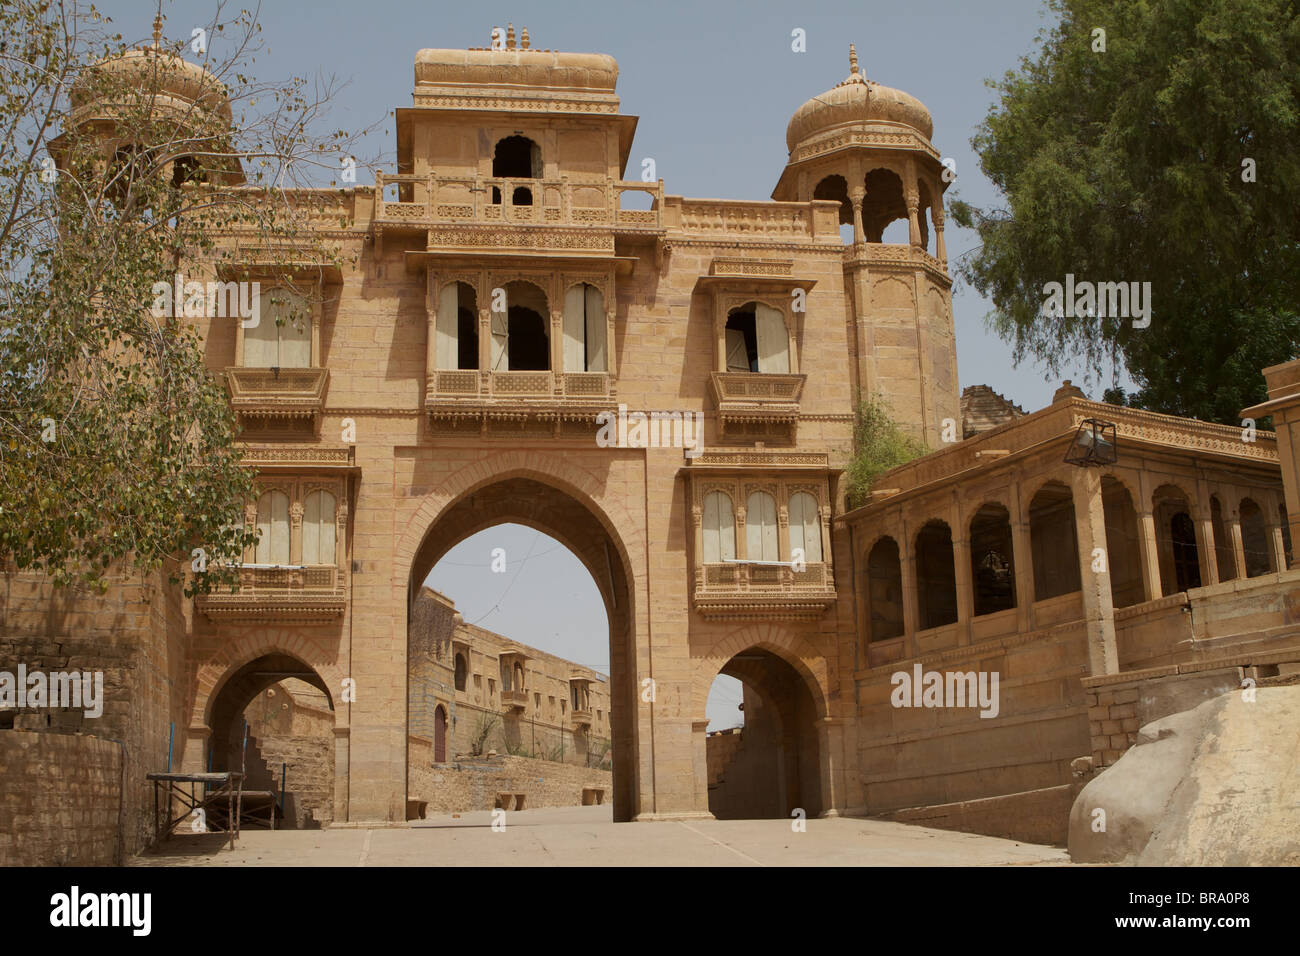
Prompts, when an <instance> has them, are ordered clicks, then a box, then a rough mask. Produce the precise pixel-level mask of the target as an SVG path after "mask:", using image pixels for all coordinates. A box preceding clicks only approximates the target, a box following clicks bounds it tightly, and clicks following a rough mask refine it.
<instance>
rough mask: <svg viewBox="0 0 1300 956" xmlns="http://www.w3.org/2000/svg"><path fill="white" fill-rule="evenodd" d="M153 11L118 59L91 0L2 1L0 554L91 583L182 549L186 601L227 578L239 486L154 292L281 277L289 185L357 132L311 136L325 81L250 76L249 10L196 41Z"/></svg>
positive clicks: (218, 412) (180, 341) (22, 565)
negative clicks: (221, 266)
mask: <svg viewBox="0 0 1300 956" xmlns="http://www.w3.org/2000/svg"><path fill="white" fill-rule="evenodd" d="M159 12H160V16H159V18H158V19H157V20H156V21H155V32H154V39H153V43H152V45H149V44H147V43H146V44H145V45H142V46H131V45H129V44H127V43H126V42H125V41H124V40H123V38H122V36H121V35H120V34H117V33H115V32H113V27H112V24H111V22H110V21H109V20H108V19H107V18H105V17H103V16H102V14H101V13H100V12H99V11H97V10H96V9H95V8H94V7H93V6H85V5H81V4H77V3H75V2H71V0H68V2H57V0H14V2H9V3H6V4H4V5H3V6H2V7H0V128H2V129H3V130H4V134H3V135H4V149H3V152H2V153H0V561H5V560H7V561H9V562H12V564H13V565H16V566H17V567H18V568H19V569H28V570H39V571H44V572H46V573H48V574H50V575H51V576H52V577H53V579H54V580H55V581H56V582H57V583H61V584H67V583H70V582H77V583H81V584H84V585H87V586H94V587H99V588H101V589H102V588H103V587H104V586H106V579H107V575H108V574H109V572H110V571H113V572H116V571H118V570H121V569H123V568H126V567H130V568H133V569H134V570H136V571H139V572H142V573H143V572H148V571H150V570H153V569H156V568H158V567H161V566H164V565H168V566H170V567H173V568H177V567H179V568H181V569H182V570H187V569H189V568H190V566H191V563H192V560H191V559H192V556H193V558H194V562H193V563H194V568H195V570H204V569H206V570H205V571H204V573H201V574H198V575H195V576H194V577H192V578H191V583H190V590H191V592H193V591H195V590H199V591H202V590H210V589H212V588H213V587H215V586H217V585H219V584H223V583H228V582H229V581H231V580H233V571H232V570H231V565H233V564H235V563H237V562H238V561H239V559H240V557H241V555H242V553H243V551H244V549H245V547H246V546H248V545H250V544H251V543H252V539H253V535H252V533H251V532H248V531H246V529H245V525H244V520H243V512H244V503H245V501H246V500H248V499H249V497H250V496H251V495H252V493H253V491H254V476H253V474H252V473H251V471H250V470H248V469H247V468H245V467H243V465H242V464H241V450H240V447H239V445H238V443H237V441H236V435H235V431H234V422H233V418H232V415H231V412H230V408H229V405H228V402H227V398H226V394H225V390H224V388H223V386H222V385H221V384H220V383H219V381H218V380H217V379H216V378H215V377H214V375H213V374H212V372H211V371H210V370H209V369H208V368H207V367H206V365H205V362H204V351H203V343H202V341H200V338H199V336H198V334H197V332H196V329H195V328H194V326H193V324H192V323H191V322H188V321H186V318H185V313H184V310H183V309H181V308H179V306H180V303H173V307H172V308H171V309H170V310H167V309H164V310H162V311H161V312H160V311H159V309H158V308H157V304H158V296H157V293H156V288H157V286H158V284H159V283H160V282H161V283H165V284H167V285H171V282H172V277H173V275H174V274H175V273H177V272H178V271H180V270H182V269H186V268H187V267H188V265H189V264H192V263H195V262H200V261H206V262H208V263H218V262H220V261H222V260H223V259H226V260H227V261H229V262H230V263H231V264H232V265H234V266H237V265H238V263H239V260H238V259H237V258H231V257H232V256H233V251H232V250H233V249H234V248H235V247H237V246H243V247H245V248H247V247H255V248H258V249H262V250H266V249H270V250H274V257H276V258H277V259H278V260H279V261H280V262H281V263H283V264H285V266H286V268H285V275H286V276H288V275H289V273H288V270H287V264H288V263H289V262H291V261H294V260H300V259H301V258H302V256H303V255H304V250H303V242H304V240H303V239H302V237H303V236H304V235H308V234H309V233H308V231H306V230H302V229H300V224H301V221H302V217H301V215H300V214H299V213H300V211H299V210H298V208H297V197H298V196H299V195H300V194H299V193H298V192H296V191H295V190H294V188H292V187H294V186H295V185H296V184H297V183H298V182H300V181H301V178H306V177H310V176H312V175H313V174H314V173H313V171H314V170H315V171H319V170H325V169H332V170H335V171H337V170H338V169H339V156H340V154H342V152H343V150H344V149H345V148H346V147H348V146H349V145H350V138H349V137H348V136H347V135H346V134H344V133H342V132H330V133H327V134H325V135H316V134H315V133H314V132H313V130H314V128H315V126H317V125H318V124H319V121H320V117H321V111H322V109H323V104H324V103H326V102H327V101H328V99H329V97H330V95H331V90H330V89H328V88H326V89H322V88H321V86H320V84H316V85H314V86H313V85H312V84H309V83H308V82H307V81H306V80H304V79H302V78H293V79H290V80H287V81H284V82H279V83H275V82H269V83H260V82H255V81H254V80H252V79H250V78H249V77H248V76H247V75H246V73H245V72H244V71H245V69H247V64H248V63H249V62H251V61H252V60H253V59H254V53H255V52H256V51H257V50H258V42H257V34H258V32H259V30H260V28H259V27H258V25H257V23H256V22H255V20H254V19H253V17H252V15H251V14H248V13H247V12H245V11H241V12H240V13H239V14H238V15H237V16H235V17H234V18H233V19H231V20H229V21H226V20H222V19H221V18H220V6H218V10H217V16H216V17H215V18H214V20H213V22H212V23H210V24H209V25H208V26H207V27H206V28H205V34H204V35H205V36H206V37H207V41H206V43H205V44H202V45H200V44H198V43H195V42H194V41H193V40H191V39H187V40H186V41H185V42H184V43H179V42H178V43H169V42H168V41H166V40H165V39H164V38H163V37H162V35H161V28H162V23H163V20H162V17H161V11H159ZM199 46H202V47H203V49H202V50H201V51H199V50H198V48H199ZM222 51H224V53H223V52H222ZM186 56H189V57H190V59H189V60H187V59H186ZM300 177H301V178H300ZM305 241H308V242H310V240H305ZM310 251H311V252H313V253H315V254H322V250H320V249H313V250H310ZM327 253H328V250H324V254H327ZM270 267H271V268H272V269H274V268H275V267H276V263H275V262H272V264H271V266H270ZM289 281H291V279H286V282H289ZM232 321H234V319H232ZM281 321H282V320H281ZM169 562H180V563H172V564H168V563H169Z"/></svg>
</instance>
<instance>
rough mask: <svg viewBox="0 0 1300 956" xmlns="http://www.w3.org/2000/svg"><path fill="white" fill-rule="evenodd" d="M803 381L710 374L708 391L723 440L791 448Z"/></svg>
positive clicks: (759, 375) (772, 375)
mask: <svg viewBox="0 0 1300 956" xmlns="http://www.w3.org/2000/svg"><path fill="white" fill-rule="evenodd" d="M807 378H808V376H806V375H788V374H779V373H771V372H713V373H711V375H710V378H709V390H710V392H712V394H713V402H714V406H715V407H716V408H717V410H718V424H719V427H720V429H721V431H722V437H723V439H724V440H726V441H731V442H753V441H765V442H775V443H781V444H794V440H795V434H796V432H797V430H798V425H799V399H800V397H801V396H802V395H803V386H804V381H805V380H806V379H807Z"/></svg>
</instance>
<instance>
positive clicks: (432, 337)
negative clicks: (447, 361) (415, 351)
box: [424, 269, 438, 387]
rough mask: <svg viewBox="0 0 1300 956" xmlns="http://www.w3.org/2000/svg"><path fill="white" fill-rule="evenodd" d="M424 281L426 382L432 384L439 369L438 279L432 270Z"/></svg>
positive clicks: (426, 274)
mask: <svg viewBox="0 0 1300 956" xmlns="http://www.w3.org/2000/svg"><path fill="white" fill-rule="evenodd" d="M424 280H425V286H424V318H425V328H426V330H427V333H426V337H425V340H424V380H425V382H426V383H430V384H432V382H433V378H434V372H435V371H436V370H437V368H438V277H437V276H436V275H435V274H434V271H433V270H432V269H430V270H428V272H427V273H425V277H424ZM426 387H427V386H426Z"/></svg>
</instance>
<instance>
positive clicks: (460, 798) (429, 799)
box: [409, 738, 614, 814]
mask: <svg viewBox="0 0 1300 956" xmlns="http://www.w3.org/2000/svg"><path fill="white" fill-rule="evenodd" d="M431 753H432V750H431V749H430V745H429V742H428V741H421V740H418V739H417V738H411V748H410V755H411V758H410V759H411V781H410V791H409V796H410V799H411V800H420V801H423V802H425V803H426V804H427V812H428V813H429V814H438V813H461V812H467V811H471V810H491V809H492V808H493V807H494V806H495V805H496V795H497V794H498V793H522V794H525V795H526V796H525V801H524V807H525V809H528V808H534V807H576V806H581V805H582V791H583V788H585V787H599V788H601V789H603V790H604V791H605V799H604V802H605V803H609V802H610V801H611V798H612V795H613V792H614V791H613V787H614V780H613V774H611V773H610V772H609V771H608V770H596V769H594V768H587V767H574V766H571V765H569V764H563V763H556V762H554V761H550V760H536V759H534V758H532V757H510V756H497V757H479V758H475V759H473V760H457V761H454V762H451V763H446V764H436V765H435V764H433V763H432V762H431V759H430V755H431Z"/></svg>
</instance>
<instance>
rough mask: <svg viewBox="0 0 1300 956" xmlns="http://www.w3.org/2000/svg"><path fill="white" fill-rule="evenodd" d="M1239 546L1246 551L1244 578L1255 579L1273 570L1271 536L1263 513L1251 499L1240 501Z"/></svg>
mask: <svg viewBox="0 0 1300 956" xmlns="http://www.w3.org/2000/svg"><path fill="white" fill-rule="evenodd" d="M1240 514H1241V544H1242V547H1243V548H1244V549H1245V551H1246V577H1248V578H1256V577H1259V576H1260V575H1261V574H1269V573H1271V572H1272V570H1273V540H1272V538H1273V536H1272V535H1271V534H1269V528H1268V522H1267V521H1265V520H1264V511H1263V509H1262V508H1260V506H1259V505H1258V504H1256V503H1255V501H1254V500H1253V499H1251V498H1242V499H1241V510H1240Z"/></svg>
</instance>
